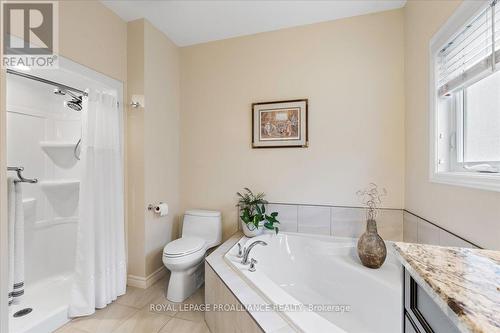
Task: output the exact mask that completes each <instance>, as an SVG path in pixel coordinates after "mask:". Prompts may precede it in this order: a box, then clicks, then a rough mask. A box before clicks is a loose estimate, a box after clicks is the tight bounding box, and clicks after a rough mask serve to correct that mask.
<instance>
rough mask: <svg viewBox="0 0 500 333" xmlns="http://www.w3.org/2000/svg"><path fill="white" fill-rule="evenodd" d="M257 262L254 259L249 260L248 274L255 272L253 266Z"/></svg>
mask: <svg viewBox="0 0 500 333" xmlns="http://www.w3.org/2000/svg"><path fill="white" fill-rule="evenodd" d="M257 262H258V261H257V260H255V259H254V258H252V259H250V267H249V268H248V270H249V271H250V272H255V271H256V269H255V264H256V263H257Z"/></svg>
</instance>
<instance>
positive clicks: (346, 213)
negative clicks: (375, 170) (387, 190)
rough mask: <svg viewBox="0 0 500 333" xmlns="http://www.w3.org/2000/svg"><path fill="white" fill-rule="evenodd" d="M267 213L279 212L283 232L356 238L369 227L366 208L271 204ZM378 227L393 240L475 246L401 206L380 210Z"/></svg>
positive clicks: (386, 237) (383, 236) (384, 235)
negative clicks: (400, 207) (399, 207)
mask: <svg viewBox="0 0 500 333" xmlns="http://www.w3.org/2000/svg"><path fill="white" fill-rule="evenodd" d="M267 212H278V220H279V221H280V225H279V228H280V230H281V231H289V232H303V233H309V234H321V235H332V236H340V237H353V238H356V237H359V236H361V234H362V233H363V232H364V231H365V228H366V209H365V208H360V207H340V206H324V205H323V206H320V205H297V204H284V203H270V204H268V206H267ZM377 228H378V232H379V234H380V235H381V236H382V238H384V239H385V240H390V241H405V242H411V243H424V244H432V245H442V246H460V247H476V246H475V245H474V244H472V243H469V242H467V241H466V240H464V239H462V238H460V237H457V236H455V235H454V234H452V233H450V232H448V231H446V230H444V229H442V228H439V227H437V226H436V225H434V224H432V223H430V222H428V221H426V220H424V219H422V218H420V217H418V216H417V215H415V214H412V213H411V212H408V211H405V210H402V209H380V211H379V214H378V216H377Z"/></svg>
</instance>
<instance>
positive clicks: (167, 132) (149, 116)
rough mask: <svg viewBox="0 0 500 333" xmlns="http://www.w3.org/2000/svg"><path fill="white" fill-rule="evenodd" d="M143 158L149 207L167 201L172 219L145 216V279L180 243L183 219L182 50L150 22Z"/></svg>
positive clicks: (146, 47)
mask: <svg viewBox="0 0 500 333" xmlns="http://www.w3.org/2000/svg"><path fill="white" fill-rule="evenodd" d="M144 51H145V52H144V61H145V67H144V92H145V99H146V109H145V110H144V116H145V119H144V128H145V133H144V139H145V142H144V154H145V161H144V163H145V187H146V193H145V200H146V204H149V203H157V202H158V201H164V202H166V203H168V205H169V214H168V216H165V217H157V216H155V215H153V214H152V213H151V212H148V213H147V214H146V242H145V249H146V274H151V273H153V272H154V271H155V270H156V269H158V268H160V267H162V266H163V262H162V254H163V247H164V246H165V244H167V243H168V242H169V241H171V240H173V239H175V238H177V223H176V221H177V218H178V214H179V202H180V200H179V196H180V193H179V164H180V157H179V127H180V124H179V121H180V120H179V118H180V73H179V70H180V64H179V49H178V48H177V46H176V45H175V44H174V43H172V41H170V39H168V38H167V37H166V36H165V35H164V34H163V33H161V32H160V31H159V30H157V29H156V28H154V27H153V26H152V25H151V24H150V23H149V22H147V21H146V23H145V25H144Z"/></svg>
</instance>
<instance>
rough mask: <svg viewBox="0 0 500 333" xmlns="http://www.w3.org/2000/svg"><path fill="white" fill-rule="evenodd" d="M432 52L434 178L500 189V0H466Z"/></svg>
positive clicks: (435, 42)
mask: <svg viewBox="0 0 500 333" xmlns="http://www.w3.org/2000/svg"><path fill="white" fill-rule="evenodd" d="M430 55H431V57H432V58H431V61H430V63H431V85H430V88H431V92H430V93H431V97H432V98H431V105H430V109H431V121H430V124H431V131H430V133H431V141H430V142H431V147H430V151H431V156H430V179H431V181H435V182H441V183H447V184H453V185H462V186H470V187H475V188H482V189H488V190H496V191H500V64H499V63H500V3H499V4H498V5H497V4H496V1H493V2H486V1H481V2H472V1H471V2H464V4H462V5H461V7H460V8H459V10H458V11H457V13H456V14H455V15H454V16H453V17H452V19H451V20H450V21H449V22H447V24H446V25H445V26H444V27H443V28H442V29H441V30H440V32H438V34H436V36H435V37H434V38H433V40H432V41H431V53H430Z"/></svg>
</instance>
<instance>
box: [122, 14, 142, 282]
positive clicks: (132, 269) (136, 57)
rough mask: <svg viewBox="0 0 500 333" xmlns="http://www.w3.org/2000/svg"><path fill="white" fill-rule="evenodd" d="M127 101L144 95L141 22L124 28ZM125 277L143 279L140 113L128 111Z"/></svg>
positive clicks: (139, 110)
mask: <svg viewBox="0 0 500 333" xmlns="http://www.w3.org/2000/svg"><path fill="white" fill-rule="evenodd" d="M127 39H128V44H127V52H128V53H127V71H128V85H127V87H128V91H127V101H131V100H132V99H131V95H143V94H144V20H137V21H133V22H129V23H128V24H127ZM127 156H128V163H127V167H128V168H127V180H128V195H127V207H128V221H127V222H128V223H127V237H128V242H127V243H128V248H127V251H128V274H131V275H135V276H143V277H144V276H146V265H145V264H144V260H145V259H144V258H145V257H146V255H145V247H144V240H145V226H144V214H145V202H146V201H145V199H144V192H145V188H144V157H145V155H144V110H143V109H134V108H129V111H128V122H127Z"/></svg>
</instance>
